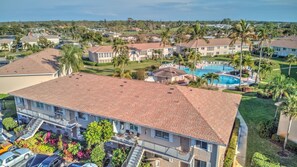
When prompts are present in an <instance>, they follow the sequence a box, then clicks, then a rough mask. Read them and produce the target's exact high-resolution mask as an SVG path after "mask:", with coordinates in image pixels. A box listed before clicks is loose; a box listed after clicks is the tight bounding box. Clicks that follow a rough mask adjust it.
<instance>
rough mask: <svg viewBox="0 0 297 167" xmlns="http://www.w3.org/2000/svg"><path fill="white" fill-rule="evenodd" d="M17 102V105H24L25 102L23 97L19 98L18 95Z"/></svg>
mask: <svg viewBox="0 0 297 167" xmlns="http://www.w3.org/2000/svg"><path fill="white" fill-rule="evenodd" d="M17 103H18V104H19V105H22V106H23V105H24V104H25V103H24V99H23V98H20V97H18V98H17Z"/></svg>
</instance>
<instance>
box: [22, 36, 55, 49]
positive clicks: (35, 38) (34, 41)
mask: <svg viewBox="0 0 297 167" xmlns="http://www.w3.org/2000/svg"><path fill="white" fill-rule="evenodd" d="M39 37H44V38H46V39H47V40H49V41H50V42H52V43H54V44H59V43H60V37H59V36H58V35H49V34H44V33H42V34H40V33H29V34H28V35H27V36H24V37H22V38H21V43H22V45H23V47H25V46H24V45H25V43H28V44H30V45H37V44H38V40H39ZM24 49H26V48H24Z"/></svg>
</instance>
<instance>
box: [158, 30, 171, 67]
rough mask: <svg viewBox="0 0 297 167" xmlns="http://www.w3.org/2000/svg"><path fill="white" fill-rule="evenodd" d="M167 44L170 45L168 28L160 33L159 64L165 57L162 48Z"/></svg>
mask: <svg viewBox="0 0 297 167" xmlns="http://www.w3.org/2000/svg"><path fill="white" fill-rule="evenodd" d="M168 44H170V29H169V28H166V30H164V31H163V32H161V43H160V45H161V46H163V51H162V58H161V64H162V63H163V59H164V57H165V55H164V48H165V46H166V45H168Z"/></svg>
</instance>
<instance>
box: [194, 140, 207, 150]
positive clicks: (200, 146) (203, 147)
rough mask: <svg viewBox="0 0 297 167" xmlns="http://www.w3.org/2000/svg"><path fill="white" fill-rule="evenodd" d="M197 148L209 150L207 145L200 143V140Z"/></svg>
mask: <svg viewBox="0 0 297 167" xmlns="http://www.w3.org/2000/svg"><path fill="white" fill-rule="evenodd" d="M196 146H197V147H199V148H202V149H205V150H207V143H206V142H203V141H200V140H196Z"/></svg>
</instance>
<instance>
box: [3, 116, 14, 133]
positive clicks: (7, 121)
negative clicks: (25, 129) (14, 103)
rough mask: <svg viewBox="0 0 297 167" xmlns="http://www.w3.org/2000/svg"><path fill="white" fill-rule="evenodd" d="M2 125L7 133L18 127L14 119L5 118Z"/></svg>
mask: <svg viewBox="0 0 297 167" xmlns="http://www.w3.org/2000/svg"><path fill="white" fill-rule="evenodd" d="M2 124H3V126H4V128H5V129H6V130H7V131H10V130H12V129H14V128H16V127H17V126H18V123H16V122H15V121H14V119H13V118H12V117H7V118H4V119H3V121H2Z"/></svg>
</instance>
